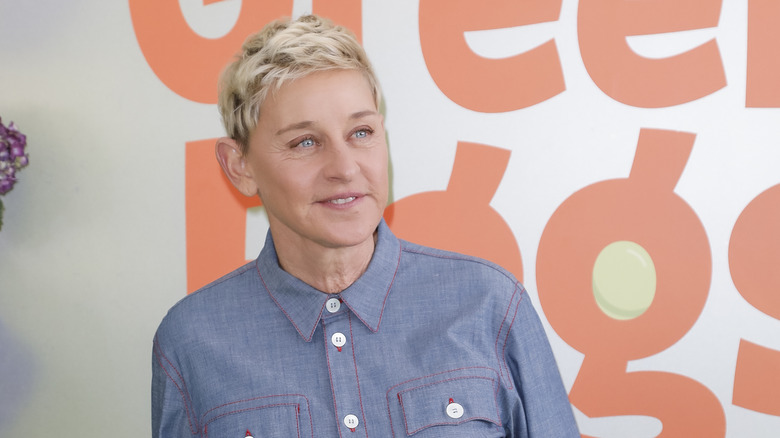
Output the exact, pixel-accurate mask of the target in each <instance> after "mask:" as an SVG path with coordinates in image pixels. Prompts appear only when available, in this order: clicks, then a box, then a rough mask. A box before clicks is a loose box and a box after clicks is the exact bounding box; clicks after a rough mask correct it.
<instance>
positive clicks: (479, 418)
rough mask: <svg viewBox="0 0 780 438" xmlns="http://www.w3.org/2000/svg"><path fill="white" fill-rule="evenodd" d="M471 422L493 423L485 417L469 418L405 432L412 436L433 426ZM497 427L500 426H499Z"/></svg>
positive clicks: (433, 424)
mask: <svg viewBox="0 0 780 438" xmlns="http://www.w3.org/2000/svg"><path fill="white" fill-rule="evenodd" d="M472 420H484V421H487V422H488V423H493V420H491V419H490V418H485V417H469V418H466V419H465V420H460V421H458V422H448V423H431V424H426V425H425V426H423V427H420V428H418V429H416V430H413V431H409V430H408V429H409V428H408V427H407V432H406V433H408V434H409V435H414V434H416V433H417V432H419V431H421V430H423V429H427V428H429V427H433V426H457V425H460V424H463V423H466V422H469V421H472ZM500 422H501V421H500V420H499V423H500ZM493 424H495V423H493ZM499 426H501V425H500V424H499Z"/></svg>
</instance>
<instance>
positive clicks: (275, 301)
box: [255, 258, 325, 342]
mask: <svg viewBox="0 0 780 438" xmlns="http://www.w3.org/2000/svg"><path fill="white" fill-rule="evenodd" d="M255 269H256V270H257V275H258V276H259V277H260V282H261V283H263V287H264V288H265V291H266V292H268V296H270V297H271V300H273V302H274V303H276V306H277V307H279V310H281V311H282V313H284V315H285V316H286V317H287V319H289V320H290V323H292V325H293V327H295V330H296V331H297V332H298V334H299V335H301V337H302V338H303V340H304V341H306V342H309V341H311V338H312V336H314V332H315V331H316V330H317V324H314V327H313V328H312V330H311V333H309V337H308V338H307V337H306V335H304V334H303V332H302V331H301V329H299V328H298V325H297V324H295V321H294V320H293V318H292V317H291V316H290V314H289V313H287V311H286V310H284V307H282V305H281V304H279V301H277V300H276V298H275V297H274V294H273V293H271V289H269V288H268V285H267V284H265V280H264V279H263V274H262V273H260V264H259V258H258V262H256V263H255ZM322 307H323V308H325V303H323V304H322ZM320 315H322V309H320ZM319 319H320V318H319V316H318V317H317V321H319Z"/></svg>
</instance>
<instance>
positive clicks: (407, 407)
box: [388, 368, 504, 438]
mask: <svg viewBox="0 0 780 438" xmlns="http://www.w3.org/2000/svg"><path fill="white" fill-rule="evenodd" d="M498 389H499V387H498V378H497V376H496V374H495V371H493V370H490V369H487V368H463V369H459V370H453V371H446V372H444V373H439V374H435V375H432V376H427V377H423V378H419V379H415V380H412V381H409V382H405V383H403V384H400V385H397V386H395V387H393V388H391V390H390V391H389V392H388V405H389V406H388V408H389V409H388V411H389V412H390V416H391V419H390V421H391V423H392V427H393V436H395V437H401V436H415V437H419V438H433V437H452V438H455V437H469V438H476V437H503V436H504V430H503V427H502V423H501V417H500V414H499V409H498V402H497V396H498Z"/></svg>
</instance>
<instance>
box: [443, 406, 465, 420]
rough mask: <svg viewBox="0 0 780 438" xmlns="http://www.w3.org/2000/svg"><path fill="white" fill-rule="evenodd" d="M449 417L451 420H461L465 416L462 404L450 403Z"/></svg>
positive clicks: (448, 407) (448, 408)
mask: <svg viewBox="0 0 780 438" xmlns="http://www.w3.org/2000/svg"><path fill="white" fill-rule="evenodd" d="M447 416H448V417H450V418H460V417H462V416H463V406H461V405H460V403H450V404H448V405H447Z"/></svg>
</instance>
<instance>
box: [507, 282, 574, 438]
mask: <svg viewBox="0 0 780 438" xmlns="http://www.w3.org/2000/svg"><path fill="white" fill-rule="evenodd" d="M518 287H519V288H520V291H521V292H522V295H521V296H520V302H519V303H518V304H517V312H516V314H515V316H514V318H513V322H512V325H511V327H510V329H509V334H508V335H507V341H506V355H505V357H506V361H507V366H508V369H509V372H510V374H511V376H512V380H513V383H514V386H515V390H516V391H517V392H518V394H519V396H520V401H521V403H520V406H519V412H518V413H517V415H515V416H514V417H513V420H512V421H513V424H512V425H511V426H512V427H513V428H514V429H513V430H514V431H515V433H517V436H528V437H529V438H546V437H551V438H553V437H554V438H569V437H571V438H579V437H580V433H579V431H578V429H577V424H576V422H575V420H574V414H573V412H572V408H571V404H570V402H569V398H568V395H567V394H566V389H565V388H564V386H563V382H562V380H561V376H560V372H559V371H558V365H557V364H556V362H555V357H554V356H553V353H552V349H551V348H550V343H549V341H548V340H547V336H546V334H545V332H544V328H543V327H542V323H541V321H540V320H539V316H538V315H537V314H536V311H535V310H534V308H533V305H532V304H531V300H530V299H529V296H528V293H527V292H526V291H525V290H524V289H522V286H518ZM523 430H525V432H526V433H527V435H522V433H521V432H518V431H523Z"/></svg>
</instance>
